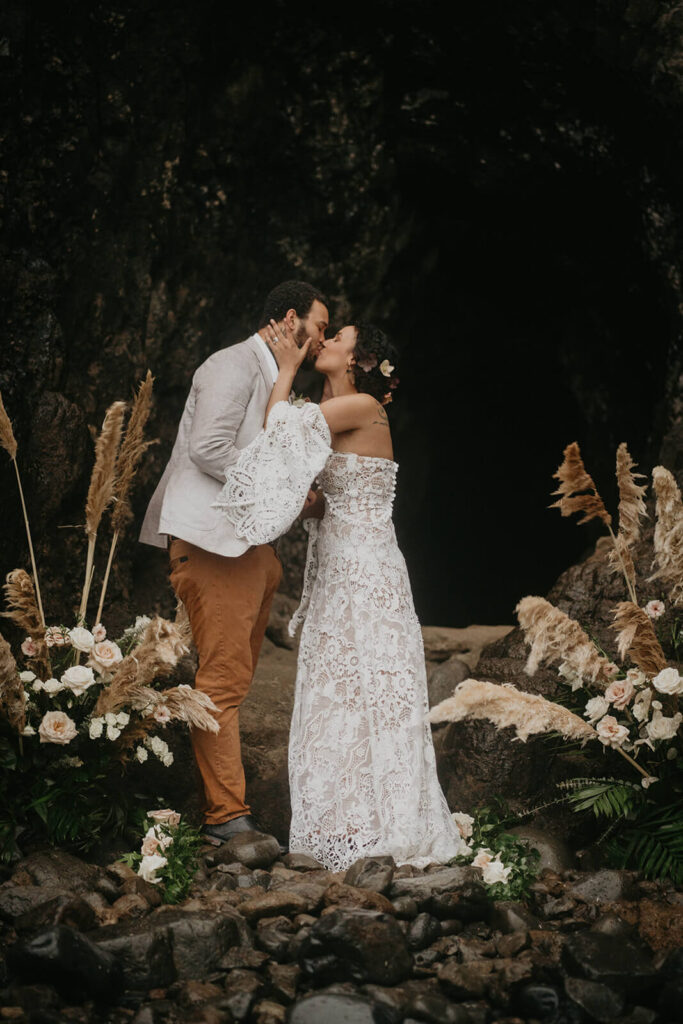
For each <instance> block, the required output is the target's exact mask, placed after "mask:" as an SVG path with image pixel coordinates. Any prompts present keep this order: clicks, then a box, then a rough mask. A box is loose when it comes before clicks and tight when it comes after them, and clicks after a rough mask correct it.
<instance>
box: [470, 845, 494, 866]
mask: <svg viewBox="0 0 683 1024" xmlns="http://www.w3.org/2000/svg"><path fill="white" fill-rule="evenodd" d="M492 860H493V854H492V853H491V851H490V850H489V849H488V848H487V847H485V846H482V847H481V849H479V850H477V855H476V857H475V858H474V860H473V861H472V866H473V867H475V868H485V867H486V865H487V864H490V863H491V861H492Z"/></svg>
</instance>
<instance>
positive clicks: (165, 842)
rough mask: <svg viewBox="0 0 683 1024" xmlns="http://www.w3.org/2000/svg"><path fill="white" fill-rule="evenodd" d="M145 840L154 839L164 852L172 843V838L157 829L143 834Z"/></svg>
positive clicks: (151, 829) (148, 830) (150, 829)
mask: <svg viewBox="0 0 683 1024" xmlns="http://www.w3.org/2000/svg"><path fill="white" fill-rule="evenodd" d="M145 839H156V841H157V842H158V843H159V845H160V846H161V848H162V849H163V850H165V849H166V848H167V847H169V846H170V845H171V843H172V842H173V836H169V835H168V833H167V832H164V831H163V829H161V828H159V827H155V828H149V829H147V832H146V833H145Z"/></svg>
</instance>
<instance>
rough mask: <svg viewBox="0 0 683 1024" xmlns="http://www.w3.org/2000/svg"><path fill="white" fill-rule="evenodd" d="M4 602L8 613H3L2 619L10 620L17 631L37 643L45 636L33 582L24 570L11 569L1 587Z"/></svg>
mask: <svg viewBox="0 0 683 1024" xmlns="http://www.w3.org/2000/svg"><path fill="white" fill-rule="evenodd" d="M3 589H4V591H5V600H6V602H7V605H8V606H9V608H10V611H8V612H3V613H2V617H3V618H5V619H10V620H11V621H12V622H13V623H14V624H15V625H16V626H17V627H18V628H19V629H21V630H23V631H24V632H25V633H27V634H28V635H29V636H32V637H33V639H34V640H36V641H39V640H40V639H41V637H43V636H45V627H44V626H43V623H42V619H41V615H40V609H39V607H38V601H37V599H36V592H35V588H34V586H33V580H32V579H31V577H30V576H29V574H28V573H27V572H26V571H25V570H24V569H13V570H12V572H9V573H8V574H7V577H6V581H5V584H4V587H3Z"/></svg>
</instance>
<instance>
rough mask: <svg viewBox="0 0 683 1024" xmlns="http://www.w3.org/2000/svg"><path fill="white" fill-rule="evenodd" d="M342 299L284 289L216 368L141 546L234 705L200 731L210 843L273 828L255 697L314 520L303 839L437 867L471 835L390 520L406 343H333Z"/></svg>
mask: <svg viewBox="0 0 683 1024" xmlns="http://www.w3.org/2000/svg"><path fill="white" fill-rule="evenodd" d="M327 307H328V303H327V300H326V299H325V297H324V295H322V294H321V293H320V292H319V291H318V290H317V289H316V288H314V287H313V286H311V285H310V284H307V283H305V282H301V281H286V282H284V283H283V284H280V285H278V286H277V287H276V288H274V289H273V291H271V292H270V294H269V295H268V297H267V298H266V301H265V305H264V309H263V313H262V316H261V319H260V322H259V327H258V330H257V331H256V333H255V334H253V335H252V336H251V337H250V338H247V340H246V341H243V342H241V343H239V344H236V345H233V346H231V347H229V348H224V349H221V350H220V351H218V352H214V353H213V355H211V356H209V358H208V359H207V360H206V361H205V362H204V363H202V365H201V366H200V367H199V369H198V370H197V371H196V372H195V374H194V378H193V381H192V387H191V389H190V393H189V395H188V398H187V401H186V403H185V409H184V412H183V415H182V418H181V421H180V426H179V428H178V436H177V438H176V441H175V445H174V447H173V452H172V455H171V458H170V461H169V463H168V465H167V467H166V470H165V471H164V474H163V476H162V478H161V480H160V482H159V484H158V486H157V488H156V491H155V492H154V495H153V497H152V500H151V502H150V505H149V508H148V510H147V514H146V516H145V521H144V524H143V528H142V532H141V535H140V540H141V541H142V542H143V543H147V544H152V545H155V546H157V547H168V550H169V555H170V567H171V575H170V579H171V584H172V586H173V589H174V591H175V593H176V595H177V597H178V598H180V600H181V601H182V602H183V604H184V605H185V607H186V609H187V613H188V616H189V620H190V625H191V627H192V633H193V636H194V641H195V645H196V648H197V653H198V658H199V667H198V669H197V675H196V679H195V686H196V687H197V689H199V690H202V691H203V692H204V693H206V694H207V695H208V696H209V697H210V698H211V699H212V701H213V702H214V704H215V705H216V707H217V708H218V712H217V720H218V723H219V725H220V731H219V732H218V733H217V734H213V733H209V732H208V731H202V730H198V729H194V730H192V744H193V748H194V754H195V758H196V761H197V765H198V768H199V771H200V774H201V778H202V781H203V787H204V813H205V824H204V828H203V834H204V836H205V838H206V839H207V840H208V841H209V842H212V843H214V844H216V845H218V844H220V843H222V842H225V841H226V840H228V839H230V838H231V837H232V836H234V835H235V834H236V833H238V832H243V831H247V830H255V831H262V830H261V829H260V828H259V826H258V824H257V822H256V821H255V819H254V818H253V817H252V815H251V813H250V808H249V805H248V804H247V803H246V793H245V778H244V768H243V766H242V759H241V752H240V736H239V707H240V704H241V703H242V701H243V700H244V698H245V697H246V695H247V692H248V690H249V686H250V684H251V680H252V677H253V674H254V669H255V667H256V662H257V659H258V655H259V651H260V648H261V643H262V641H263V636H264V633H265V629H266V625H267V622H268V615H269V611H270V605H271V601H272V598H273V594H274V593H275V591H276V589H277V587H278V584H279V582H280V577H281V574H282V566H281V564H280V560H279V558H278V555H277V553H276V550H275V547H274V542H275V541H276V540H277V538H278V537H280V536H281V535H282V534H284V533H285V532H286V531H287V530H288V529H289V527H290V526H291V525H292V523H293V522H294V521H295V519H296V518H297V516H301V517H303V518H304V523H305V526H306V528H307V530H308V534H309V542H308V555H307V561H306V570H305V575H304V586H303V594H302V599H301V604H300V606H299V608H298V610H297V611H296V613H295V614H294V617H293V619H292V622H291V623H290V632H291V633H292V635H294V633H295V630H296V629H297V628H298V626H300V625H301V624H302V623H303V628H302V630H301V642H300V645H299V655H298V665H297V677H296V689H295V699H294V710H293V714H292V724H291V731H290V742H289V782H290V792H291V802H292V821H291V829H290V835H289V849H290V851H291V852H292V853H305V854H308V855H309V856H311V857H313V858H315V859H316V860H317V861H319V862H320V863H321V864H323V865H324V866H325V867H326V868H329V869H331V870H333V871H340V870H343V869H345V868H347V867H349V866H350V865H351V864H352V863H353V862H354V861H356V860H358V859H359V858H360V857H369V856H379V855H392V856H393V857H394V859H395V861H396V862H397V863H409V864H413V865H415V866H417V867H424V866H425V865H427V864H428V863H430V862H441V863H443V862H446V861H448V860H450V859H451V858H453V857H455V856H457V855H458V854H459V853H461V852H465V849H466V847H465V843H464V840H463V839H462V838H461V836H460V832H459V830H458V827H457V825H456V823H455V822H454V820H453V818H452V816H451V813H450V811H449V809H448V805H447V803H446V800H445V797H444V795H443V793H442V791H441V788H440V786H439V782H438V779H437V774H436V758H435V755H434V747H433V744H432V737H431V730H430V726H429V724H428V722H427V712H428V701H427V679H426V670H425V660H424V651H423V646H422V634H421V630H420V624H419V622H418V619H417V616H416V614H415V608H414V605H413V598H412V593H411V589H410V582H409V579H408V573H407V570H406V564H405V561H404V559H403V556H402V554H401V552H400V551H399V549H398V546H397V543H396V535H395V532H394V526H393V522H392V506H393V499H394V489H395V484H396V472H397V468H398V467H397V465H396V463H395V462H394V459H393V449H392V443H391V431H390V427H389V420H388V417H387V413H386V410H385V405H386V403H387V401H388V400H389V397H390V395H391V391H392V390H393V388H394V387H395V385H396V384H397V383H398V381H397V379H396V377H395V375H394V371H395V367H396V363H397V355H396V350H395V349H394V347H393V345H392V344H391V343H390V342H389V341H388V339H387V337H386V336H385V334H384V333H383V332H382V331H381V330H379V329H378V328H377V327H374V326H372V325H371V324H367V323H364V322H362V321H356V322H352V323H349V324H347V325H346V326H345V327H342V329H341V330H339V331H338V332H337V334H335V336H334V337H332V338H326V337H325V333H326V330H327V328H328V324H329V314H328V308H327ZM305 359H308V360H310V361H312V363H313V365H314V366H315V369H316V370H317V371H318V372H319V373H321V374H323V375H324V377H325V386H324V391H323V400H322V401H321V403H320V405H316V404H314V403H305V404H300V403H296V402H292V401H291V394H292V384H293V381H294V377H295V374H296V372H297V370H298V369H299V367H300V366H301V365H302V363H303V362H304V360H305ZM314 488H315V489H314Z"/></svg>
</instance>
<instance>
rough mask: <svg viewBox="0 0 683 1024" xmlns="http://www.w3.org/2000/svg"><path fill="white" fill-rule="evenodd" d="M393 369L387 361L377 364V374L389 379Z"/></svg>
mask: <svg viewBox="0 0 683 1024" xmlns="http://www.w3.org/2000/svg"><path fill="white" fill-rule="evenodd" d="M395 369H396V367H395V366H392V365H391V363H390V362H389V360H388V359H385V360H383V362H381V363H380V364H379V372H380V373H381V374H382V376H383V377H391V375H392V373H393V372H394V370H395Z"/></svg>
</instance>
